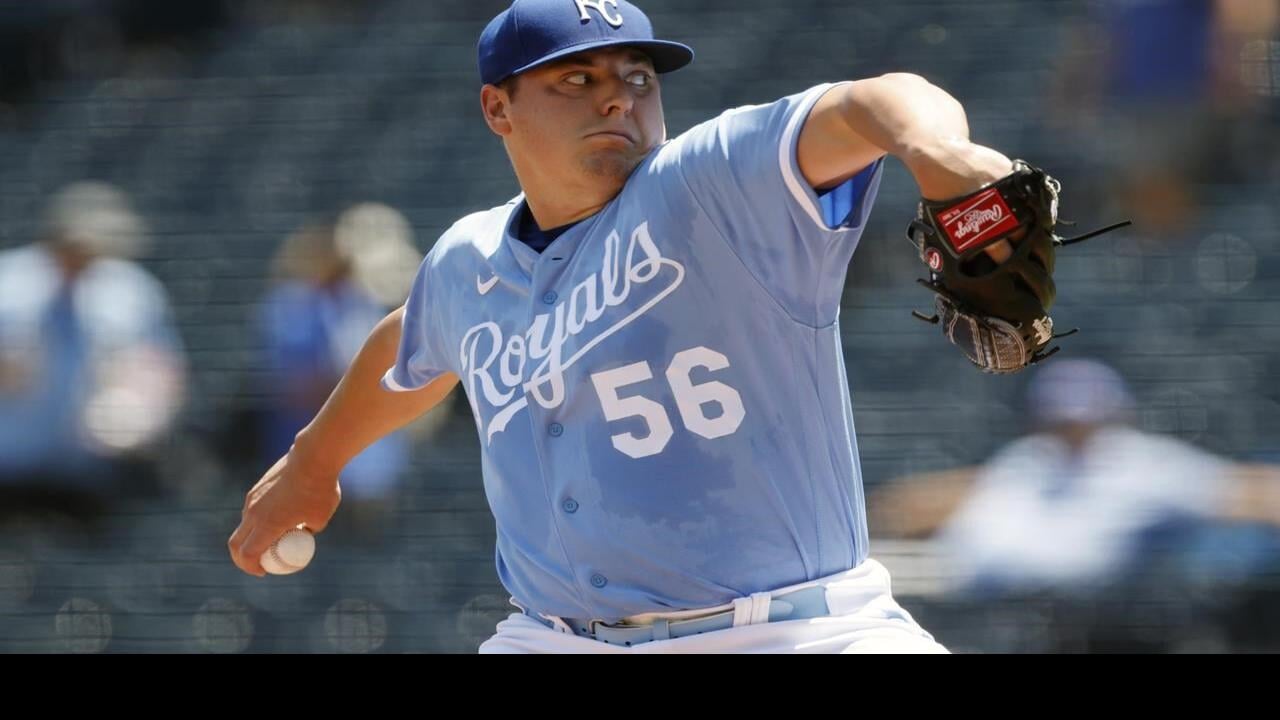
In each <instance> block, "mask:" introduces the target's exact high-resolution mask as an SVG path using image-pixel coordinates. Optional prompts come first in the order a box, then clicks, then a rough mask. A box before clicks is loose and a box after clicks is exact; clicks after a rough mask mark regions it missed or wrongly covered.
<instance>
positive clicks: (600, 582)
mask: <svg viewBox="0 0 1280 720" xmlns="http://www.w3.org/2000/svg"><path fill="white" fill-rule="evenodd" d="M608 584H609V578H607V577H605V576H603V575H601V574H600V573H596V574H594V575H592V576H591V586H592V587H594V588H597V589H598V588H602V587H604V586H605V585H608Z"/></svg>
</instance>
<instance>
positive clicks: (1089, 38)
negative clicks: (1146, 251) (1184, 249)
mask: <svg viewBox="0 0 1280 720" xmlns="http://www.w3.org/2000/svg"><path fill="white" fill-rule="evenodd" d="M1277 23H1280V2H1277V1H1276V0H1103V2H1100V3H1098V4H1096V5H1094V6H1093V10H1092V12H1091V15H1090V17H1089V18H1088V19H1087V21H1086V22H1084V23H1082V24H1080V25H1078V26H1076V27H1075V28H1073V29H1072V30H1069V31H1068V33H1067V47H1066V48H1065V49H1064V52H1063V53H1062V55H1061V57H1063V59H1064V65H1063V67H1062V68H1061V69H1060V73H1059V77H1058V83H1057V87H1056V88H1055V90H1054V92H1053V93H1052V95H1053V97H1052V99H1051V102H1050V103H1049V108H1050V111H1049V113H1048V114H1049V125H1050V130H1051V131H1053V132H1055V133H1057V134H1064V135H1067V136H1069V137H1070V138H1071V141H1070V142H1064V143H1063V145H1064V146H1065V147H1075V148H1081V149H1083V150H1084V151H1085V152H1086V153H1089V154H1091V155H1094V156H1095V157H1096V160H1097V161H1098V162H1099V163H1100V164H1101V165H1102V166H1103V167H1104V169H1105V170H1106V171H1107V172H1108V173H1109V174H1115V175H1116V185H1115V186H1113V187H1103V188H1099V191H1100V192H1101V193H1102V198H1101V199H1107V200H1110V201H1112V202H1113V203H1115V204H1116V205H1117V208H1116V209H1117V210H1118V209H1120V208H1123V209H1124V212H1125V213H1133V214H1134V216H1135V217H1134V220H1135V224H1136V225H1137V226H1138V227H1140V228H1144V229H1145V230H1146V231H1147V237H1148V238H1149V239H1154V238H1166V237H1168V236H1169V235H1170V234H1174V235H1176V234H1177V233H1179V232H1182V231H1185V230H1186V229H1187V227H1188V225H1191V224H1193V222H1194V220H1195V219H1196V217H1197V215H1198V213H1199V210H1200V207H1199V202H1198V201H1197V191H1196V185H1198V184H1202V183H1232V182H1234V183H1251V182H1256V181H1257V180H1258V179H1259V177H1260V176H1262V175H1265V174H1266V172H1267V168H1266V166H1265V165H1263V166H1260V165H1259V160H1260V159H1265V160H1266V162H1267V163H1274V162H1275V160H1274V157H1275V154H1276V152H1275V150H1276V147H1277V145H1276V138H1275V137H1274V132H1273V128H1272V127H1271V126H1270V125H1269V124H1268V121H1267V119H1266V117H1265V114H1264V111H1265V109H1266V104H1265V103H1266V100H1267V98H1269V97H1274V96H1276V94H1277V93H1280V85H1277V83H1276V81H1275V79H1274V78H1271V79H1267V78H1262V79H1259V78H1258V77H1254V76H1256V75H1258V73H1257V72H1255V71H1254V67H1253V66H1255V65H1259V66H1261V67H1263V68H1264V69H1269V68H1267V65H1268V63H1267V62H1266V60H1265V58H1264V59H1263V60H1262V61H1261V62H1258V61H1257V60H1256V59H1251V57H1252V55H1256V54H1257V53H1258V49H1259V48H1266V47H1269V44H1268V43H1269V41H1271V40H1272V39H1274V37H1275V34H1276V31H1277ZM1265 54H1266V53H1264V55H1265ZM1113 212H1114V210H1113Z"/></svg>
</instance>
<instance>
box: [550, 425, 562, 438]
mask: <svg viewBox="0 0 1280 720" xmlns="http://www.w3.org/2000/svg"><path fill="white" fill-rule="evenodd" d="M547 432H549V433H551V437H560V436H561V435H563V434H564V426H563V425H561V424H560V423H551V426H550V427H548V428H547Z"/></svg>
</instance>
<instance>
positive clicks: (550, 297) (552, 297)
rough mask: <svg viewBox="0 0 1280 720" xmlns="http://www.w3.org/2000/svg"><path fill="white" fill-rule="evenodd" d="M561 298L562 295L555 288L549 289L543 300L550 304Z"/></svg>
mask: <svg viewBox="0 0 1280 720" xmlns="http://www.w3.org/2000/svg"><path fill="white" fill-rule="evenodd" d="M559 299H560V296H559V295H557V294H556V291H555V290H548V291H547V293H546V294H545V295H543V296H542V302H544V303H546V304H548V305H555V304H556V300H559Z"/></svg>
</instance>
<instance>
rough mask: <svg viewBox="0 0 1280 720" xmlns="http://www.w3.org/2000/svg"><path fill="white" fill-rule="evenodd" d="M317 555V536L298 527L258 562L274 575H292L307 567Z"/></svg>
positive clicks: (273, 545) (263, 554) (273, 544)
mask: <svg viewBox="0 0 1280 720" xmlns="http://www.w3.org/2000/svg"><path fill="white" fill-rule="evenodd" d="M315 554H316V538H315V536H314V535H312V534H311V531H310V530H307V529H306V528H303V527H296V528H294V529H292V530H290V531H289V532H287V533H285V534H284V535H281V536H280V539H279V540H276V541H275V542H274V543H272V544H271V547H269V548H267V551H266V552H264V553H262V557H261V558H259V559H258V561H259V562H260V563H262V569H263V570H266V571H267V572H269V573H271V574H272V575H292V574H293V573H296V572H298V571H299V570H301V569H302V568H304V567H306V566H307V563H309V562H311V558H312V557H314V556H315Z"/></svg>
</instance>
